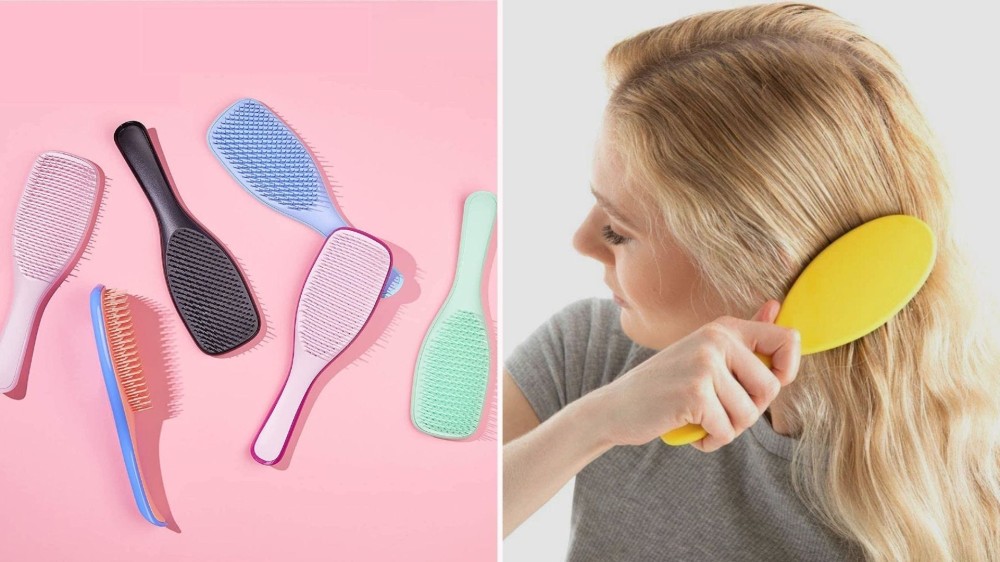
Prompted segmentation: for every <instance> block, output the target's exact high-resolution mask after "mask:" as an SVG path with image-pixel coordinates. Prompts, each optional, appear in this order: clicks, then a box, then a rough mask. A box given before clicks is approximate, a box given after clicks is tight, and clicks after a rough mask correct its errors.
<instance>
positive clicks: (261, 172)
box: [210, 99, 331, 211]
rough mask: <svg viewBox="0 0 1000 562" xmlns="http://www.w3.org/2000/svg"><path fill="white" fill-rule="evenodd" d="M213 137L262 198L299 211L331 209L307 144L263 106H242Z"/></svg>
mask: <svg viewBox="0 0 1000 562" xmlns="http://www.w3.org/2000/svg"><path fill="white" fill-rule="evenodd" d="M210 135H211V142H212V144H213V145H214V147H215V149H216V150H217V151H218V153H219V154H220V156H221V157H222V158H224V159H225V160H226V161H227V164H228V165H229V167H230V168H231V169H232V170H234V171H235V172H236V173H237V174H239V175H240V176H242V180H243V182H244V184H245V185H246V186H247V187H248V188H250V189H251V190H253V191H254V192H255V193H256V195H257V196H258V197H260V198H261V199H264V200H267V201H270V202H272V203H273V204H276V205H280V206H284V207H287V208H289V209H292V210H296V211H304V210H309V209H321V208H329V207H330V206H331V203H330V197H329V195H328V194H327V191H326V184H325V183H324V182H323V178H322V176H321V175H320V171H319V167H318V166H317V165H316V163H315V161H313V158H312V156H311V155H310V154H309V151H308V150H306V147H305V145H304V144H303V143H302V141H301V140H300V139H299V137H298V135H296V134H295V133H294V132H293V131H292V130H291V129H289V128H288V126H287V125H285V123H284V122H283V121H281V119H279V118H278V117H277V116H276V115H274V113H272V112H271V110H270V109H268V108H267V107H266V106H264V105H263V104H262V103H260V102H258V101H255V100H249V99H248V100H243V101H241V102H239V103H238V104H237V105H236V106H234V107H233V108H231V109H230V110H229V111H228V114H227V115H226V116H225V117H223V118H222V119H220V120H219V121H218V122H217V123H216V125H215V127H214V128H213V129H212V131H211V134H210Z"/></svg>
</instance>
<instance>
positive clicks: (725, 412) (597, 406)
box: [581, 300, 801, 452]
mask: <svg viewBox="0 0 1000 562" xmlns="http://www.w3.org/2000/svg"><path fill="white" fill-rule="evenodd" d="M779 308H780V305H779V303H778V302H777V301H774V300H770V301H767V302H766V303H764V305H763V306H761V308H760V310H758V311H757V313H756V314H755V315H754V316H753V318H752V319H751V320H741V319H738V318H731V317H728V316H723V317H721V318H719V319H717V320H715V321H713V322H710V323H708V324H706V325H704V326H702V327H701V328H699V329H698V330H696V331H694V332H693V333H691V334H689V335H688V336H686V337H685V338H683V339H681V340H679V341H677V342H676V343H674V344H673V345H671V346H670V347H667V348H666V349H663V350H661V351H660V352H658V353H657V354H656V355H654V356H652V357H650V358H649V359H648V360H646V361H645V362H643V363H642V364H641V365H638V366H636V367H635V368H633V369H632V370H631V371H629V372H628V373H626V374H624V375H622V376H621V377H620V378H618V379H617V380H615V381H614V382H612V383H611V384H609V385H607V386H604V387H602V388H600V389H598V390H595V391H594V392H591V393H590V394H588V395H587V396H585V397H583V398H581V402H582V401H584V400H587V401H590V402H591V404H590V406H591V407H592V409H593V410H594V411H597V412H601V414H600V415H601V418H602V420H603V421H604V423H603V427H604V431H605V432H606V433H605V437H606V439H607V440H608V441H609V442H610V444H612V445H641V444H644V443H648V442H649V441H651V440H653V439H656V438H657V437H659V436H660V435H662V434H664V433H667V432H668V431H671V430H673V429H676V428H679V427H681V426H683V425H686V424H689V423H694V424H698V425H701V426H702V427H703V428H704V429H705V431H707V432H708V435H707V436H706V437H705V438H704V439H702V440H700V441H697V442H695V443H692V446H694V447H696V448H698V449H699V450H701V451H704V452H711V451H715V450H716V449H718V448H720V447H722V446H724V445H726V444H728V443H730V442H731V441H732V440H733V439H735V438H736V436H738V435H739V434H740V433H742V432H743V431H745V430H746V429H747V428H749V427H750V426H752V425H753V424H754V423H755V422H756V421H757V418H759V417H760V416H761V414H763V413H764V410H766V409H767V407H768V405H769V404H770V403H771V401H772V400H774V398H775V397H776V396H777V395H778V391H779V390H780V389H781V388H782V387H783V386H785V385H787V384H789V383H791V382H792V381H793V380H795V376H796V374H797V373H798V369H799V359H800V355H801V342H800V338H799V333H798V331H796V330H793V329H790V328H784V327H781V326H776V325H774V323H773V322H774V318H775V317H776V316H777V313H778V309H779ZM754 352H758V353H761V354H762V355H769V356H771V363H772V367H771V369H768V368H767V366H766V365H764V363H763V362H761V360H760V359H759V358H757V357H756V356H755V355H754Z"/></svg>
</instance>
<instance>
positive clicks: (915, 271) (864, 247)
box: [660, 215, 937, 445]
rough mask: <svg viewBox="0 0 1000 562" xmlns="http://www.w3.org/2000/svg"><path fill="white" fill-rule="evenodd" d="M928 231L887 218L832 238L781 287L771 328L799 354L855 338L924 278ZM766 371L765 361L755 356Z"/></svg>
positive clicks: (687, 439)
mask: <svg viewBox="0 0 1000 562" xmlns="http://www.w3.org/2000/svg"><path fill="white" fill-rule="evenodd" d="M936 251H937V250H936V243H935V240H934V233H933V232H932V231H931V229H930V227H929V226H928V225H927V224H926V223H925V222H923V221H922V220H920V219H918V218H915V217H912V216H909V215H888V216H884V217H879V218H877V219H874V220H871V221H868V222H866V223H864V224H862V225H861V226H858V227H857V228H855V229H853V230H851V231H849V232H847V233H846V234H844V235H843V236H841V237H840V238H838V239H836V240H834V241H833V243H831V244H830V245H829V246H827V247H826V248H825V249H824V250H823V251H822V252H820V253H819V255H817V256H816V257H815V258H813V260H812V261H811V262H810V263H809V265H807V266H806V268H805V269H804V270H802V273H801V274H799V277H798V279H796V280H795V283H793V284H792V287H791V289H789V290H788V296H787V297H785V301H784V302H783V303H781V311H780V312H778V317H777V318H775V319H774V323H775V324H776V325H778V326H784V327H786V328H795V329H796V330H798V331H799V333H800V335H801V336H802V355H809V354H810V353H818V352H820V351H826V350H828V349H833V348H835V347H839V346H841V345H844V344H847V343H850V342H852V341H854V340H857V339H859V338H861V337H863V336H865V335H866V334H869V333H871V332H873V331H875V330H876V329H877V328H879V327H880V326H882V325H883V324H885V323H886V322H888V321H889V319H890V318H892V317H893V316H895V315H896V313H897V312H899V311H900V310H902V308H903V307H904V306H906V304H907V303H909V302H910V300H911V299H912V298H913V297H914V296H915V295H916V294H917V291H919V290H920V287H922V286H923V285H924V282H925V281H927V277H928V276H930V273H931V268H932V267H933V266H934V258H935V255H936ZM757 357H759V358H760V360H761V361H763V362H764V364H765V365H767V366H768V367H770V366H771V360H770V357H766V356H763V355H760V354H757ZM706 435H708V433H707V432H706V431H705V430H704V429H702V427H701V426H700V425H696V424H688V425H685V426H684V427H679V428H677V429H674V430H672V431H669V432H667V433H665V434H663V435H662V436H661V437H660V438H661V439H663V441H664V442H665V443H666V444H668V445H687V444H689V443H693V442H695V441H698V440H699V439H702V438H704V437H705V436H706Z"/></svg>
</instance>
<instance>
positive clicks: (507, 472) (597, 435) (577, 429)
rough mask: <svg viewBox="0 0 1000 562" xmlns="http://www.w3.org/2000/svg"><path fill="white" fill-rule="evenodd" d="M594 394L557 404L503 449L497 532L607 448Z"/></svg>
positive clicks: (515, 524) (535, 507)
mask: <svg viewBox="0 0 1000 562" xmlns="http://www.w3.org/2000/svg"><path fill="white" fill-rule="evenodd" d="M594 398H597V397H596V396H590V397H584V398H581V399H580V400H577V401H576V402H573V403H572V404H570V405H569V406H567V407H565V408H563V409H562V410H561V411H559V412H558V413H557V414H556V415H554V416H552V417H551V418H549V419H548V420H547V421H546V422H545V423H543V424H541V425H539V426H538V427H536V428H535V429H533V430H532V431H530V432H528V433H527V434H525V435H523V436H522V437H520V438H519V439H516V440H514V441H511V442H510V443H508V444H506V445H504V448H503V534H504V536H505V537H506V536H507V535H509V534H510V533H511V532H512V531H513V530H514V529H516V528H517V527H518V526H519V525H520V524H521V523H522V522H523V521H524V520H525V519H527V518H528V517H530V516H531V514H532V513H534V512H535V511H537V510H538V508H540V507H541V506H543V505H544V504H545V502H547V501H549V499H551V498H552V496H553V495H554V494H555V493H556V492H557V491H559V488H561V487H562V486H563V485H565V484H566V482H568V481H569V479H570V478H572V477H573V476H575V475H576V473H578V472H580V471H581V470H583V468H584V467H585V466H587V465H588V464H590V462H591V461H593V460H594V459H596V458H597V457H599V456H601V455H602V454H604V452H605V451H607V450H608V449H610V448H611V445H612V444H611V441H610V440H609V439H608V438H607V437H606V432H605V431H604V427H603V424H602V423H601V420H602V418H603V416H602V415H601V412H600V406H599V401H598V400H595V399H594Z"/></svg>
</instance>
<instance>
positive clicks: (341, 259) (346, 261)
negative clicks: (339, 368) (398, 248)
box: [295, 228, 392, 362]
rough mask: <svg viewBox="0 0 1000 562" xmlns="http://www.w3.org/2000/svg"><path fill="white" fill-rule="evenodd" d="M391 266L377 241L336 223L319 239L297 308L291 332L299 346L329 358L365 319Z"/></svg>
mask: <svg viewBox="0 0 1000 562" xmlns="http://www.w3.org/2000/svg"><path fill="white" fill-rule="evenodd" d="M391 267H392V255H391V254H390V252H389V248H387V247H386V245H385V244H383V243H382V242H381V241H379V240H377V239H375V238H373V237H372V236H369V235H368V234H365V233H364V232H361V231H358V230H354V229H350V228H341V229H339V230H336V231H334V233H333V234H331V235H330V237H329V238H327V240H326V243H325V244H323V249H322V250H321V251H320V254H319V257H317V258H316V263H315V264H313V267H312V270H311V271H310V272H309V277H308V278H307V279H306V283H305V287H303V289H302V298H301V299H300V300H299V308H298V311H297V313H296V327H295V332H296V337H297V339H298V340H299V341H300V342H301V344H302V347H303V348H304V350H305V351H306V352H307V353H309V354H310V355H313V356H315V357H317V358H320V359H323V360H325V361H327V362H329V361H333V359H334V358H336V357H337V355H339V354H340V352H341V351H343V350H344V348H346V347H347V346H348V345H349V344H350V343H351V342H352V341H354V338H355V337H357V335H358V333H359V332H360V331H361V329H362V328H363V327H364V325H365V324H366V323H367V322H368V318H370V317H371V314H372V312H373V311H374V309H375V305H376V303H377V302H378V299H379V294H380V293H381V291H382V289H383V288H384V286H385V282H386V279H387V277H388V275H389V269H390V268H391Z"/></svg>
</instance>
